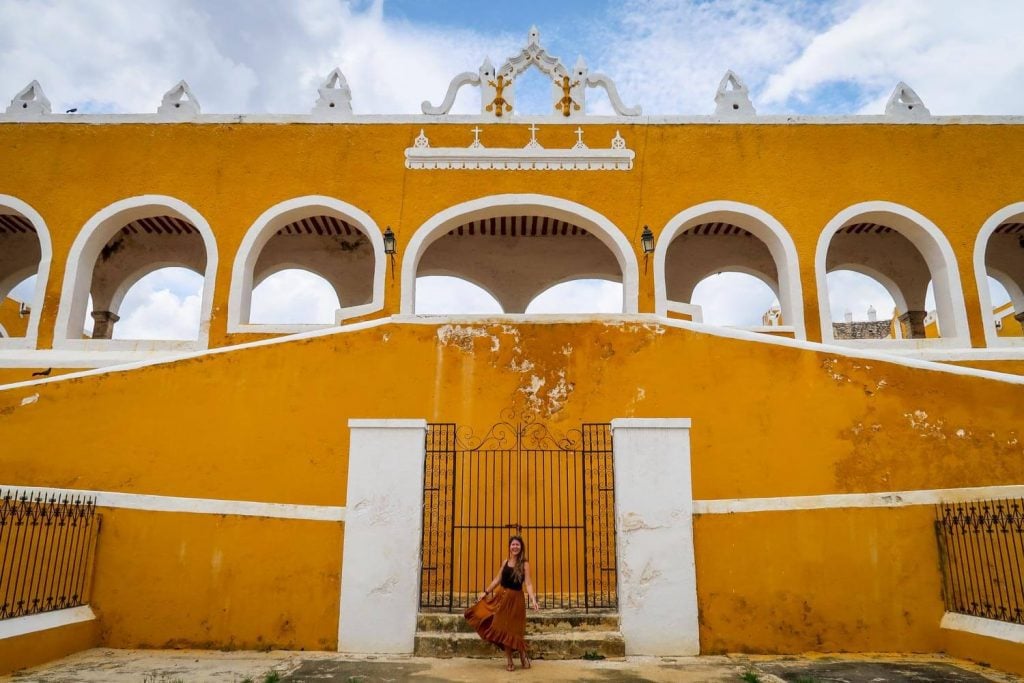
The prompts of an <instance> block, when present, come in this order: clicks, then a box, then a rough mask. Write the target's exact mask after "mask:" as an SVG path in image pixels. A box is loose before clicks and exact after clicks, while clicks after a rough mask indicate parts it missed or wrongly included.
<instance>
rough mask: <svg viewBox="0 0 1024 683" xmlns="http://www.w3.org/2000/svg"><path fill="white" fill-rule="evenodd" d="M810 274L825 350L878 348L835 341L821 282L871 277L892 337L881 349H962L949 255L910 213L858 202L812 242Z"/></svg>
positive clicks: (933, 230) (942, 241)
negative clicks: (892, 315) (840, 275)
mask: <svg viewBox="0 0 1024 683" xmlns="http://www.w3.org/2000/svg"><path fill="white" fill-rule="evenodd" d="M816 268H817V277H818V299H819V305H820V307H821V308H820V312H821V326H822V340H823V341H824V342H825V343H830V342H833V341H841V342H842V343H851V344H861V343H877V342H884V339H881V340H880V339H867V338H855V339H843V340H840V339H838V338H837V337H836V336H835V334H834V328H833V322H834V320H835V315H836V314H838V315H842V314H843V312H842V311H840V312H835V311H833V310H832V305H833V304H832V302H831V298H832V297H833V294H832V290H831V288H830V287H829V282H830V281H829V278H828V275H829V274H830V273H833V272H836V271H853V272H855V273H860V274H861V275H866V276H868V277H871V278H872V279H874V280H876V281H877V282H878V283H880V284H881V285H882V286H883V287H884V288H885V290H886V291H887V292H888V293H889V295H890V296H891V297H892V299H893V302H894V307H895V309H896V322H895V323H894V324H893V326H894V328H895V329H894V333H893V338H892V339H890V340H889V342H884V343H890V342H891V343H904V342H905V341H913V342H914V343H918V344H922V343H943V344H946V345H958V344H965V343H966V342H967V336H966V335H967V318H966V314H965V312H964V306H963V293H962V292H961V290H960V276H959V273H958V271H957V266H956V259H955V258H954V256H953V250H952V248H951V247H950V245H949V242H948V241H947V240H946V238H945V236H944V235H943V234H942V232H941V231H940V230H939V229H938V228H937V227H936V226H935V225H934V224H933V223H931V222H930V221H929V220H928V219H927V218H925V217H924V216H922V215H921V214H919V213H917V212H915V211H913V210H911V209H908V208H906V207H903V206H900V205H898V204H892V203H890V202H866V203H864V204H858V205H856V206H853V207H850V208H849V209H846V210H844V211H842V212H840V213H839V214H838V215H837V216H836V217H835V218H833V219H832V221H830V222H829V224H828V225H827V226H826V227H825V230H824V231H823V232H822V235H821V238H820V239H819V241H818V249H817V253H816ZM930 283H934V302H935V303H934V313H930V310H931V307H930V306H929V303H930V302H929V295H928V291H929V284H930ZM929 329H931V330H932V331H931V333H929V332H928V330H929ZM933 335H938V336H933ZM939 337H941V339H940V338H939Z"/></svg>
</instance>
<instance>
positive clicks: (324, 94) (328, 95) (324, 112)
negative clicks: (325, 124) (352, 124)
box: [313, 68, 352, 119]
mask: <svg viewBox="0 0 1024 683" xmlns="http://www.w3.org/2000/svg"><path fill="white" fill-rule="evenodd" d="M317 93H318V94H319V97H317V100H316V104H314V105H313V115H314V116H315V117H316V118H321V119H340V118H346V117H349V116H352V91H351V90H350V89H349V87H348V81H347V80H345V74H343V73H341V69H340V68H336V69H334V70H333V71H331V73H329V74H327V78H325V79H324V82H323V83H322V84H321V85H320V87H319V88H317Z"/></svg>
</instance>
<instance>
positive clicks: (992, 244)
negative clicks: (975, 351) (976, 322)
mask: <svg viewBox="0 0 1024 683" xmlns="http://www.w3.org/2000/svg"><path fill="white" fill-rule="evenodd" d="M974 271H975V277H976V279H977V280H978V300H979V301H980V302H981V318H982V323H983V325H984V330H985V341H986V343H987V344H988V345H989V346H1008V345H1013V346H1016V345H1024V202H1020V203H1017V204H1011V205H1010V206H1008V207H1005V208H1003V209H1001V210H999V211H997V212H996V213H995V214H993V215H992V216H991V217H990V218H989V219H988V220H987V221H986V222H985V224H984V225H983V226H982V228H981V231H980V232H979V233H978V239H977V241H976V242H975V245H974ZM992 283H994V284H992ZM996 288H998V289H996ZM994 289H996V291H995V292H994V291H993V290H994ZM996 294H1000V295H1001V296H997V295H996Z"/></svg>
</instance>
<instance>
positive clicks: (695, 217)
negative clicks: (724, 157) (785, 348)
mask: <svg viewBox="0 0 1024 683" xmlns="http://www.w3.org/2000/svg"><path fill="white" fill-rule="evenodd" d="M717 273H724V274H726V275H723V276H721V277H720V278H713V279H712V280H711V281H710V282H708V284H706V285H705V286H704V287H705V288H707V287H710V290H709V291H708V292H707V294H708V295H712V294H713V298H714V300H716V301H717V302H718V303H717V308H718V309H719V310H717V311H715V312H714V314H713V315H710V316H709V315H707V312H706V311H704V310H703V307H702V306H700V305H699V304H698V303H697V302H696V301H695V300H694V292H695V290H696V287H697V285H698V283H702V282H705V281H706V280H707V279H708V278H709V277H710V276H713V275H715V274H717ZM730 274H742V275H746V276H750V278H751V279H744V278H737V277H735V276H734V275H730ZM654 277H655V280H654V286H655V310H656V311H657V313H658V314H659V315H669V316H675V317H684V318H688V319H690V320H693V321H695V322H708V323H711V322H713V321H716V320H730V321H736V320H740V319H742V320H746V321H748V323H749V324H746V325H739V326H741V327H747V328H751V329H758V330H759V329H761V328H763V327H773V328H775V330H773V331H777V332H782V333H786V334H791V335H792V336H794V337H796V338H797V339H804V338H805V337H806V333H805V330H804V321H803V295H802V293H801V291H800V269H799V265H798V263H797V256H796V247H795V246H794V244H793V240H792V239H791V238H790V236H789V233H787V232H786V230H785V228H783V227H782V224H781V223H779V222H778V221H777V220H775V218H773V217H772V216H771V215H769V214H768V213H766V212H765V211H762V210H761V209H758V208H757V207H754V206H750V205H748V204H741V203H739V202H730V201H714V202H707V203H705V204H700V205H698V206H694V207H692V208H689V209H687V210H685V211H682V212H680V213H678V214H676V216H674V217H673V218H672V220H670V221H669V222H668V223H667V224H666V225H665V227H664V228H663V229H662V231H661V234H660V235H659V236H658V242H657V246H656V248H655V252H654ZM754 280H756V281H760V282H761V283H763V284H764V285H765V286H766V287H767V288H768V289H769V290H770V291H771V294H772V296H771V297H766V296H762V297H761V298H764V299H765V301H761V302H760V303H758V304H757V308H760V307H761V304H765V305H766V306H767V308H765V310H757V311H755V310H754V309H753V308H751V306H752V304H753V303H756V302H757V301H758V300H757V299H756V298H755V300H754V301H750V300H747V301H745V302H743V303H740V302H739V298H740V297H739V295H740V293H741V292H742V291H744V290H749V289H750V288H751V287H754V286H755V285H754V284H753V281H754ZM730 284H731V285H735V287H738V288H739V289H732V290H729V289H727V286H728V285H730ZM711 290H715V291H711ZM717 290H722V291H721V292H718V291H717ZM757 291H760V292H761V294H762V295H764V294H765V292H764V291H763V290H760V289H758V290H757ZM730 300H733V301H736V302H737V306H738V308H737V309H736V310H733V311H724V310H722V307H723V306H725V305H726V303H727V302H728V301H730ZM775 302H777V305H778V308H777V309H775V310H774V311H773V309H772V305H773V303H775ZM766 322H767V323H768V324H767V325H765V323H766ZM732 324H735V323H732Z"/></svg>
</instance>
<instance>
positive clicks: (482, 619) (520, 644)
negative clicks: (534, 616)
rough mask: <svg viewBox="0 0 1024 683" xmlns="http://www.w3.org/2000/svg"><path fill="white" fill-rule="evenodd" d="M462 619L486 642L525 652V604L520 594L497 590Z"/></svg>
mask: <svg viewBox="0 0 1024 683" xmlns="http://www.w3.org/2000/svg"><path fill="white" fill-rule="evenodd" d="M463 616H465V617H466V621H468V622H469V625H470V626H472V627H473V628H474V629H476V632H477V633H478V634H479V635H480V637H481V638H483V639H484V640H486V641H487V642H489V643H494V644H495V645H497V646H498V647H500V648H505V647H508V648H510V649H512V650H518V651H519V652H523V653H525V652H526V640H525V636H526V602H525V601H524V600H523V592H522V591H517V590H512V589H509V588H498V589H497V590H496V591H495V592H494V593H492V594H491V595H489V596H487V597H485V598H484V599H483V600H480V601H479V602H477V603H476V604H475V605H473V606H472V607H470V608H469V609H467V610H466V612H465V614H464V615H463Z"/></svg>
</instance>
